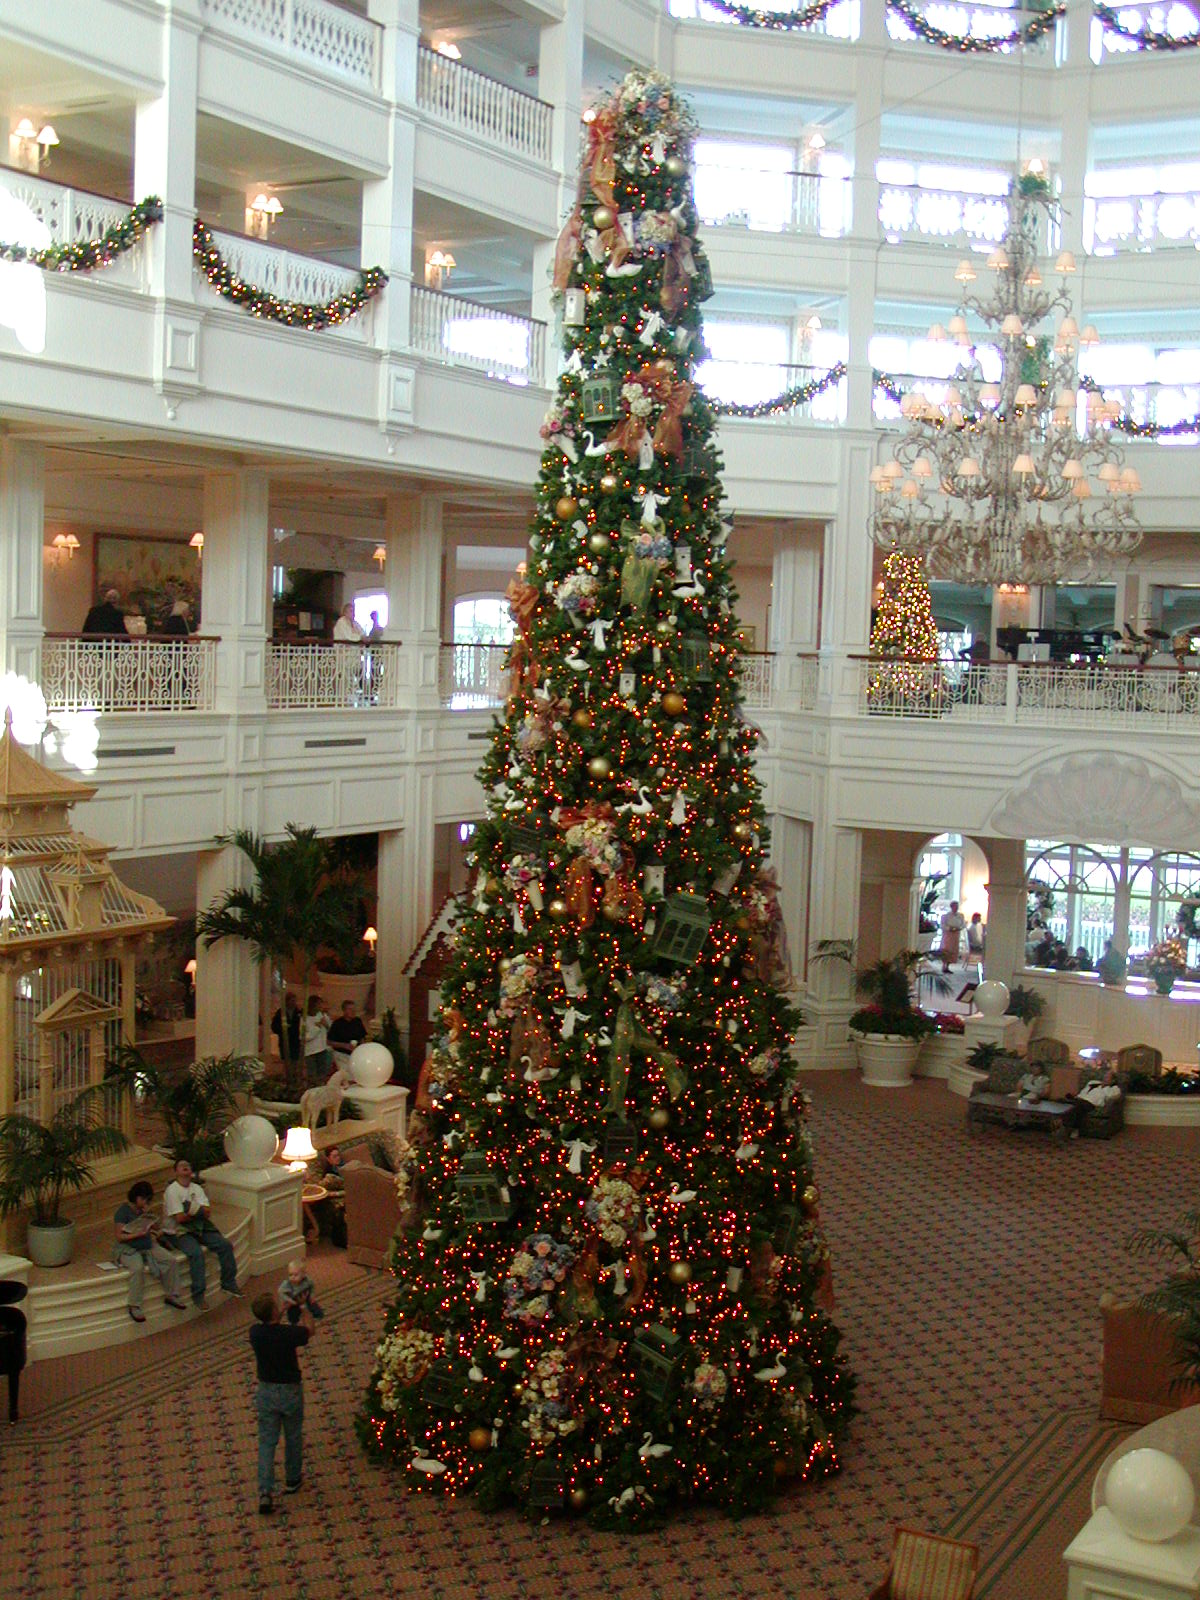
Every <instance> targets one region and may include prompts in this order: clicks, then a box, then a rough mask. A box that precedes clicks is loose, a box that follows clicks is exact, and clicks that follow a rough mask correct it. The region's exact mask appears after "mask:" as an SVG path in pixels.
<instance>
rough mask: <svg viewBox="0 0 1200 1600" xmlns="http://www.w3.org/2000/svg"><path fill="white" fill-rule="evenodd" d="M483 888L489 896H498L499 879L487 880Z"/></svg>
mask: <svg viewBox="0 0 1200 1600" xmlns="http://www.w3.org/2000/svg"><path fill="white" fill-rule="evenodd" d="M484 888H485V889H486V890H487V892H488V893H489V894H499V893H500V879H499V878H489V879H488V881H487V882H486V883H485V884H484Z"/></svg>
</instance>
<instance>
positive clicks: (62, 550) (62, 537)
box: [50, 533, 79, 563]
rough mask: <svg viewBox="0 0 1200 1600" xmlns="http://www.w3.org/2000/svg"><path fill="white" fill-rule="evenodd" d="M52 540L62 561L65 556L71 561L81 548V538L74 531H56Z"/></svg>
mask: <svg viewBox="0 0 1200 1600" xmlns="http://www.w3.org/2000/svg"><path fill="white" fill-rule="evenodd" d="M50 542H51V544H52V546H53V548H54V551H55V554H56V556H57V558H58V560H59V562H60V563H61V562H62V561H63V560H64V558H65V559H66V560H67V561H70V560H71V558H72V556H73V555H74V554H75V552H76V550H78V549H79V540H78V539H77V538H76V537H75V535H74V534H73V533H56V534H55V535H54V538H53V539H52V540H51V541H50Z"/></svg>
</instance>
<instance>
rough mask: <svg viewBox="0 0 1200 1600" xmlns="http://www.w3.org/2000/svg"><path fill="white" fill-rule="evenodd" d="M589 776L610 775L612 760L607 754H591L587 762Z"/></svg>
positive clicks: (605, 776)
mask: <svg viewBox="0 0 1200 1600" xmlns="http://www.w3.org/2000/svg"><path fill="white" fill-rule="evenodd" d="M587 769H588V777H589V778H597V779H600V778H608V777H611V775H612V762H611V761H610V760H609V759H608V757H607V756H593V757H592V758H591V760H590V761H589V762H588V764H587Z"/></svg>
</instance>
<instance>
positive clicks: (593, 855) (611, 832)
mask: <svg viewBox="0 0 1200 1600" xmlns="http://www.w3.org/2000/svg"><path fill="white" fill-rule="evenodd" d="M563 839H564V840H565V842H566V845H567V848H568V849H569V850H573V851H574V852H575V854H576V855H579V856H582V857H583V859H584V860H585V861H586V862H587V864H588V866H589V867H591V869H592V871H593V872H598V873H600V875H601V876H602V877H607V876H608V874H609V873H611V872H616V871H617V869H618V868H619V867H620V865H621V847H620V845H619V844H618V843H617V838H616V829H615V827H614V825H613V824H612V823H611V822H608V821H606V820H605V819H604V818H603V817H585V818H583V820H582V821H580V822H575V823H572V824H571V826H570V827H569V828H567V829H566V831H565V832H564V834H563Z"/></svg>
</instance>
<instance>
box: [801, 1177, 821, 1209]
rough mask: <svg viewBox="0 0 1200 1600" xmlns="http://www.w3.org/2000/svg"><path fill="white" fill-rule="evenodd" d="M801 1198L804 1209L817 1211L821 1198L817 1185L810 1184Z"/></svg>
mask: <svg viewBox="0 0 1200 1600" xmlns="http://www.w3.org/2000/svg"><path fill="white" fill-rule="evenodd" d="M800 1198H801V1200H802V1201H803V1202H804V1209H805V1210H806V1211H815V1210H816V1209H817V1202H818V1200H820V1198H821V1196H820V1194H819V1193H818V1190H817V1186H816V1184H815V1183H810V1184H809V1185H808V1187H807V1188H806V1189H805V1191H804V1193H803V1194H802V1195H801V1196H800Z"/></svg>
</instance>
